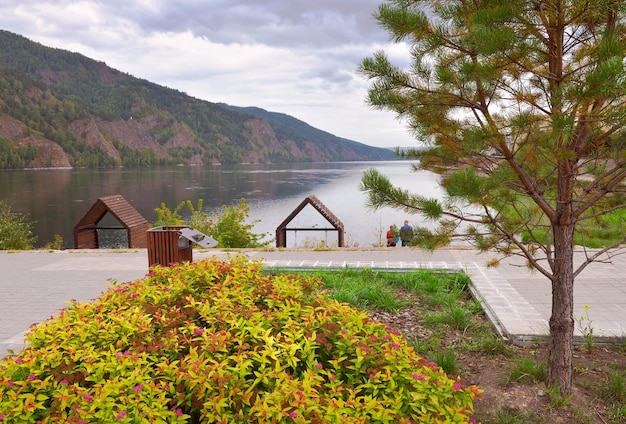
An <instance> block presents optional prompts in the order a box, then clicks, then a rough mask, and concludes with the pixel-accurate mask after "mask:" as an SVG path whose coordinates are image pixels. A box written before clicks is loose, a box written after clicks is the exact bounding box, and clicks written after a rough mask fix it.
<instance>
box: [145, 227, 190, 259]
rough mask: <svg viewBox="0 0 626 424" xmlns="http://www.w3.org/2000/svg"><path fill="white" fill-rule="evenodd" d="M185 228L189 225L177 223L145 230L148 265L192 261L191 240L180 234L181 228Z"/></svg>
mask: <svg viewBox="0 0 626 424" xmlns="http://www.w3.org/2000/svg"><path fill="white" fill-rule="evenodd" d="M185 228H190V227H188V226H186V225H179V226H167V227H154V228H150V229H148V230H147V236H148V237H147V242H148V266H154V265H163V266H169V265H171V264H173V263H182V262H192V261H193V248H192V245H191V241H190V240H189V239H187V238H186V237H183V236H182V235H181V230H182V229H185Z"/></svg>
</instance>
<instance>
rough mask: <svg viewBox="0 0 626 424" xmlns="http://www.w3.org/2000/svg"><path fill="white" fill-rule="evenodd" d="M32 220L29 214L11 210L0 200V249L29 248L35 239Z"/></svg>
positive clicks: (9, 206)
mask: <svg viewBox="0 0 626 424" xmlns="http://www.w3.org/2000/svg"><path fill="white" fill-rule="evenodd" d="M34 224H35V223H34V222H31V221H30V219H29V216H28V215H26V214H22V213H19V212H12V211H11V205H9V204H8V203H7V202H5V201H4V200H0V250H29V249H32V248H33V244H35V242H36V241H37V236H35V235H34V234H33V226H34Z"/></svg>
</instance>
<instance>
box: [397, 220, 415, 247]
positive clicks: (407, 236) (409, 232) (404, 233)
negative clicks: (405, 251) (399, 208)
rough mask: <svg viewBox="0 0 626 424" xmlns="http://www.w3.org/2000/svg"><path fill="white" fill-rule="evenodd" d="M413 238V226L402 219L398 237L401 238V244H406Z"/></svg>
mask: <svg viewBox="0 0 626 424" xmlns="http://www.w3.org/2000/svg"><path fill="white" fill-rule="evenodd" d="M412 238H413V227H411V226H410V225H409V221H408V220H406V219H405V220H404V225H403V226H402V227H400V239H401V240H402V246H408V245H409V243H411V239H412Z"/></svg>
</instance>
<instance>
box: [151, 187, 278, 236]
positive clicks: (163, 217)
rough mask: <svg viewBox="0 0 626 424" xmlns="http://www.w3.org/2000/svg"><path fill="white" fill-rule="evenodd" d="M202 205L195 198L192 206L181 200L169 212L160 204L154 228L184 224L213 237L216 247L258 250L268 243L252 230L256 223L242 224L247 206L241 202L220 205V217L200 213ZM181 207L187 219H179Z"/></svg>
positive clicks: (247, 213)
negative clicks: (232, 204)
mask: <svg viewBox="0 0 626 424" xmlns="http://www.w3.org/2000/svg"><path fill="white" fill-rule="evenodd" d="M203 203H204V201H203V200H202V199H198V203H197V205H195V206H194V204H193V203H192V202H191V200H187V201H183V202H181V203H180V204H179V205H178V206H176V208H175V209H174V210H173V211H172V210H170V209H169V208H168V207H167V206H166V205H165V203H161V206H160V207H159V208H156V209H155V212H156V213H157V220H156V222H155V223H154V226H155V227H158V226H167V225H188V226H190V227H192V228H195V229H196V230H198V231H200V232H201V233H204V234H206V235H209V236H211V237H213V238H214V239H215V240H216V241H217V243H218V244H217V247H218V248H246V247H262V246H266V245H267V244H269V241H263V240H262V239H263V237H264V236H265V234H256V233H254V232H253V231H252V229H253V228H254V225H255V224H256V223H257V222H258V221H253V222H251V223H246V221H247V219H248V215H249V213H250V206H249V205H248V204H247V203H246V200H245V199H239V203H238V204H237V205H234V206H226V205H222V208H221V211H222V213H221V214H219V213H217V212H212V213H211V214H210V215H209V214H208V213H207V212H205V211H204V208H203ZM185 207H186V208H187V213H186V215H188V217H187V218H183V215H182V211H183V209H184V208H185Z"/></svg>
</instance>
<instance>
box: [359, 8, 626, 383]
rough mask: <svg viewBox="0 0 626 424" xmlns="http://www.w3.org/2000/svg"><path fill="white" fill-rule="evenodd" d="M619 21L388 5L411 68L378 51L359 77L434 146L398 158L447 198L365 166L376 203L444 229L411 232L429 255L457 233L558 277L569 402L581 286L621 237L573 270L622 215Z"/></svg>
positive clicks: (578, 14)
mask: <svg viewBox="0 0 626 424" xmlns="http://www.w3.org/2000/svg"><path fill="white" fill-rule="evenodd" d="M625 13H626V6H625V4H624V2H622V1H619V0H534V1H526V0H520V1H510V0H473V1H465V0H449V1H443V0H441V1H436V0H432V1H431V0H425V1H419V0H390V1H387V2H386V3H384V4H382V5H381V6H380V7H379V9H378V11H377V12H376V14H375V19H376V20H377V21H378V23H379V24H380V25H381V26H382V27H383V28H385V29H386V30H387V31H388V32H389V33H390V34H391V37H392V39H393V40H394V41H395V42H396V43H400V42H403V43H405V45H406V46H407V48H408V49H409V51H410V64H408V66H407V67H406V70H405V69H403V68H401V67H400V66H397V65H394V64H392V63H391V61H390V60H389V58H388V56H387V55H386V54H385V53H384V52H377V53H375V54H374V55H373V56H372V57H369V58H366V59H364V60H363V61H362V63H361V65H360V67H359V71H360V72H361V73H362V74H363V75H365V76H366V77H367V78H369V79H370V80H371V86H370V89H369V96H368V102H369V104H370V105H372V106H374V107H376V108H379V109H383V110H390V111H393V112H395V113H396V114H397V115H398V117H399V118H401V119H403V120H404V121H405V122H406V123H407V125H408V127H409V129H410V131H412V133H413V134H415V136H416V138H417V139H418V140H419V141H421V142H422V143H423V144H424V146H426V148H425V149H424V150H421V149H415V150H409V151H404V152H400V151H399V152H398V153H399V154H401V155H403V156H405V157H408V158H414V159H419V162H418V165H416V167H418V168H423V169H428V170H432V171H435V172H439V173H441V174H442V177H441V179H442V184H443V186H444V188H445V189H446V191H447V194H448V195H449V199H447V200H448V201H446V202H442V201H438V200H436V199H427V198H423V197H421V196H419V195H416V194H412V193H410V192H408V191H406V190H400V189H397V188H395V187H393V186H392V185H391V184H390V182H389V180H388V179H387V178H386V177H385V176H383V175H381V174H379V173H378V172H376V171H375V170H370V171H368V172H367V173H365V174H364V175H363V178H362V181H361V188H362V190H364V191H365V192H366V193H368V199H369V200H368V201H369V203H370V205H371V206H373V207H381V206H392V207H396V208H403V209H405V210H412V211H414V212H416V213H420V214H422V215H425V216H426V217H428V218H430V219H432V220H439V222H440V226H439V228H438V229H437V230H435V231H429V230H427V229H417V230H416V240H415V242H417V243H418V244H419V245H420V246H422V247H426V248H429V249H434V248H437V247H439V246H441V245H444V244H447V243H449V242H450V241H451V240H453V239H454V238H455V237H462V238H465V239H466V240H469V241H471V242H473V243H474V244H475V245H476V246H478V247H479V248H480V249H482V250H495V251H497V252H499V253H501V254H502V255H504V256H509V255H513V254H517V255H522V256H524V257H525V258H526V259H527V261H528V265H529V267H532V268H535V269H536V270H538V271H539V272H541V273H542V274H544V275H545V276H546V277H547V278H548V279H550V281H551V284H552V296H553V297H552V315H551V318H550V336H551V337H550V353H549V358H548V374H549V375H548V384H549V385H550V386H554V387H558V388H560V389H561V392H562V393H563V394H566V395H568V394H570V393H571V392H572V384H573V380H572V378H573V366H572V348H573V330H574V319H573V303H574V302H573V293H574V279H575V277H576V276H577V275H578V274H579V273H580V272H581V271H582V270H583V269H584V268H585V267H586V266H587V265H588V264H589V263H591V262H592V261H595V260H598V259H599V258H600V257H601V255H605V254H610V252H612V251H613V250H612V249H614V248H616V247H618V246H619V244H620V243H624V241H625V240H626V239H622V240H619V241H618V242H617V243H615V244H613V245H611V246H607V247H606V248H605V249H601V250H594V251H588V250H585V256H584V258H583V261H582V263H580V264H577V265H576V267H575V265H574V253H575V244H574V236H575V234H576V233H582V229H583V228H584V227H585V225H586V223H588V222H590V221H593V220H596V219H598V217H601V216H603V215H605V214H607V213H611V212H615V211H616V210H623V209H624V208H625V206H626V205H625V200H624V198H625V196H624V194H625V187H624V184H623V181H624V178H626V166H625V165H626V153H625V151H624V135H625V134H624V130H623V128H624V126H625V124H626V106H625V101H626V71H625V69H624V57H625V51H626V28H625V23H626V22H625V19H624V18H625ZM459 204H463V205H465V206H473V207H472V208H463V209H459V208H458V207H457V206H458V205H459ZM542 230H543V231H542ZM520 234H525V238H523V239H522V238H521V237H520ZM583 235H584V234H583ZM582 239H583V245H584V237H583V238H582ZM613 252H614V251H613ZM501 257H502V256H501ZM603 257H604V256H603Z"/></svg>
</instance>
